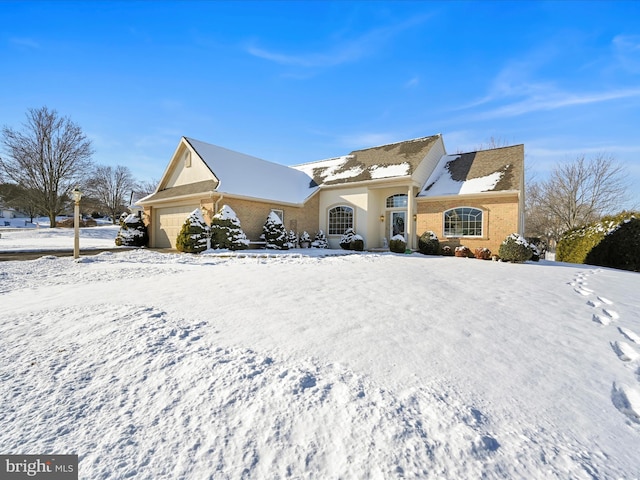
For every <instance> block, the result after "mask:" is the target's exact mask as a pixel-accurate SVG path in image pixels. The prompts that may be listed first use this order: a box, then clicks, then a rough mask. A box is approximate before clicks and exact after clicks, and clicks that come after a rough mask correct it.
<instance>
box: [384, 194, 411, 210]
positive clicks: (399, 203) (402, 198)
mask: <svg viewBox="0 0 640 480" xmlns="http://www.w3.org/2000/svg"><path fill="white" fill-rule="evenodd" d="M406 206H407V196H406V195H403V194H401V193H399V194H397V195H391V196H390V197H387V208H398V207H406Z"/></svg>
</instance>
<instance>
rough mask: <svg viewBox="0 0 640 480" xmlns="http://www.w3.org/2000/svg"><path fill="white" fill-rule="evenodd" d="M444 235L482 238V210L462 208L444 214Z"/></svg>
mask: <svg viewBox="0 0 640 480" xmlns="http://www.w3.org/2000/svg"><path fill="white" fill-rule="evenodd" d="M444 235H445V236H447V237H480V236H482V210H479V209H477V208H470V207H460V208H454V209H451V210H447V211H446V212H444Z"/></svg>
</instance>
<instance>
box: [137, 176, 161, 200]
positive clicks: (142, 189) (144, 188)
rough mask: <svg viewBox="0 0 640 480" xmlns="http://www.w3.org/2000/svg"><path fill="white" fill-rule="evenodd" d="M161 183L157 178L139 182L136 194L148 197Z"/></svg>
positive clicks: (139, 196) (140, 196)
mask: <svg viewBox="0 0 640 480" xmlns="http://www.w3.org/2000/svg"><path fill="white" fill-rule="evenodd" d="M159 183H160V180H157V179H153V180H145V181H142V182H138V185H137V187H136V194H137V195H136V196H137V197H138V198H142V197H146V196H147V195H151V194H152V193H153V192H155V191H156V188H157V187H158V184H159Z"/></svg>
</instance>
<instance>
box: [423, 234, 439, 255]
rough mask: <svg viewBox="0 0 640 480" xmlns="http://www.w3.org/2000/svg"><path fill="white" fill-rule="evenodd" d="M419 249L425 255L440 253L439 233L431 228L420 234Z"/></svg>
mask: <svg viewBox="0 0 640 480" xmlns="http://www.w3.org/2000/svg"><path fill="white" fill-rule="evenodd" d="M418 250H419V251H420V253H422V254H423V255H438V254H439V253H440V241H439V240H438V237H437V235H436V234H435V233H434V232H432V231H431V230H427V231H426V232H424V233H423V234H422V235H420V239H419V240H418Z"/></svg>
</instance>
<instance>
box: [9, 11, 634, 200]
mask: <svg viewBox="0 0 640 480" xmlns="http://www.w3.org/2000/svg"><path fill="white" fill-rule="evenodd" d="M638 19H640V2H636V1H619V2H605V1H589V2H580V1H564V2H526V1H517V2H516V1H514V2H509V1H500V2H486V1H483V2H462V1H460V2H456V1H446V2H436V1H433V2H418V1H397V2H383V1H375V2H365V1H361V2H347V1H343V2H323V1H309V2H295V1H286V2H266V1H264V2H263V1H260V2H251V1H238V2H205V1H197V2H156V1H154V2H151V1H138V2H109V1H103V2H80V1H77V2H63V1H58V2H44V1H36V2H28V1H21V2H7V1H2V0H0V105H1V107H0V125H8V126H12V127H16V128H17V127H20V125H21V124H22V122H24V121H25V113H26V112H27V110H28V109H29V108H39V107H41V106H44V105H46V106H48V107H49V108H52V109H56V110H57V111H58V112H59V113H60V114H62V115H64V116H69V117H70V118H71V119H72V120H73V121H75V122H76V123H78V124H79V125H80V126H81V127H82V128H83V129H84V131H85V132H86V133H87V135H88V136H89V137H90V138H91V139H92V141H93V144H94V148H95V151H96V153H95V155H94V161H95V162H96V163H99V164H104V165H118V164H120V165H127V166H128V167H129V168H130V169H131V171H132V172H133V173H134V175H135V176H136V178H138V179H139V180H151V179H158V178H159V177H160V176H161V175H162V173H163V171H164V169H165V167H166V165H167V163H168V161H169V159H170V157H171V155H172V153H173V151H174V149H175V148H176V146H177V144H178V141H179V139H180V137H181V136H182V135H185V136H190V137H194V138H197V139H199V140H202V141H206V142H209V143H214V144H216V145H220V146H223V147H226V148H230V149H233V150H237V151H240V152H243V153H248V154H251V155H255V156H258V157H260V158H264V159H266V160H271V161H275V162H278V163H282V164H285V165H292V164H296V163H303V162H308V161H314V160H321V159H324V158H329V157H333V156H338V155H343V154H346V153H348V152H350V151H352V150H356V149H359V148H366V147H371V146H375V145H380V144H385V143H390V142H394V141H401V140H406V139H411V138H416V137H422V136H427V135H432V134H435V133H442V134H443V136H444V141H445V145H446V147H447V150H448V151H449V152H450V153H455V152H456V151H468V150H474V149H476V148H477V147H478V146H480V145H482V144H487V143H488V141H489V139H490V138H491V137H494V138H497V139H500V140H501V141H504V142H508V143H509V144H517V143H524V144H525V151H526V163H527V165H528V168H529V171H530V173H532V174H535V176H536V178H544V176H545V175H546V173H547V172H548V171H549V169H550V168H552V167H553V165H555V164H556V163H557V162H562V161H566V160H569V159H573V158H575V157H576V156H578V155H580V154H585V155H587V156H591V155H595V154H598V153H606V154H610V155H613V156H615V157H616V158H617V159H618V160H619V161H620V162H621V163H623V164H624V165H625V167H626V169H627V172H628V174H629V177H628V178H629V181H630V183H631V189H630V192H631V193H632V199H631V203H633V204H635V206H640V188H639V187H638V185H640V128H639V126H640V21H639V20H638ZM623 206H631V204H626V205H621V207H623Z"/></svg>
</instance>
